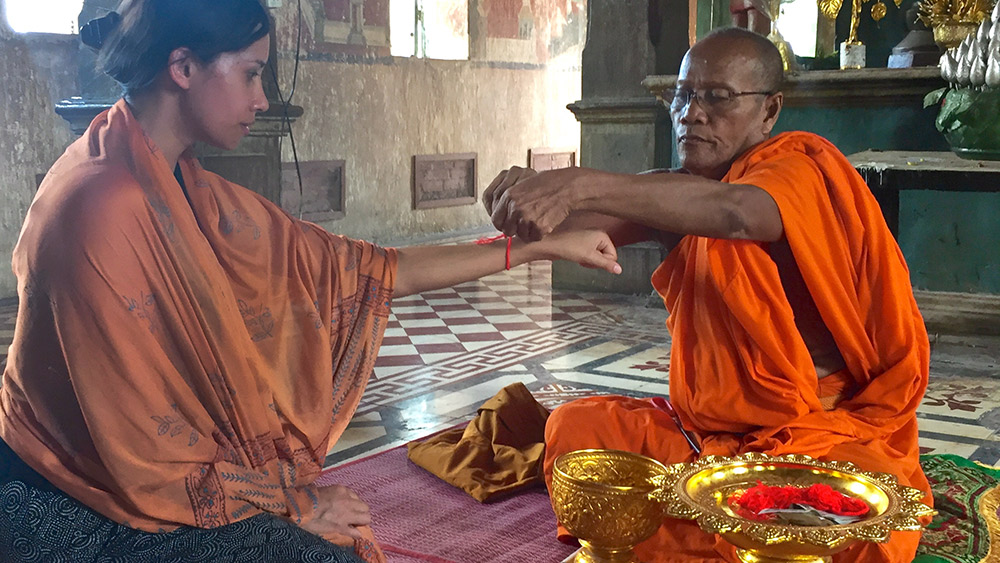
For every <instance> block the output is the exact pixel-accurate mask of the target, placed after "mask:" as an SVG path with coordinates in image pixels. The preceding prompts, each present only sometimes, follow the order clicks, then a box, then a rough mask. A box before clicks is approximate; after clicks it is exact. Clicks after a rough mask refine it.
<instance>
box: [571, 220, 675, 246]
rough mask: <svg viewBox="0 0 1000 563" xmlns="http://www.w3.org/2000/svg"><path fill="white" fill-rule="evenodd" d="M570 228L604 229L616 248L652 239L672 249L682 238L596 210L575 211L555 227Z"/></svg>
mask: <svg viewBox="0 0 1000 563" xmlns="http://www.w3.org/2000/svg"><path fill="white" fill-rule="evenodd" d="M570 229H597V230H600V231H604V232H606V233H608V236H609V237H611V242H613V243H614V245H615V248H621V247H623V246H628V245H630V244H635V243H637V242H645V241H650V240H651V241H656V242H659V243H660V244H662V245H663V246H664V247H665V248H666V249H667V250H670V249H672V248H673V247H674V246H676V245H677V243H678V242H680V240H681V235H678V234H675V233H669V232H666V231H658V230H656V229H654V228H651V227H647V226H645V225H640V224H639V223H633V222H632V221H629V220H626V219H620V218H618V217H613V216H611V215H606V214H604V213H598V212H595V211H574V212H572V213H570V215H569V217H567V218H566V219H565V220H564V221H563V222H562V223H560V224H559V226H558V227H556V228H555V231H557V232H558V231H563V230H570Z"/></svg>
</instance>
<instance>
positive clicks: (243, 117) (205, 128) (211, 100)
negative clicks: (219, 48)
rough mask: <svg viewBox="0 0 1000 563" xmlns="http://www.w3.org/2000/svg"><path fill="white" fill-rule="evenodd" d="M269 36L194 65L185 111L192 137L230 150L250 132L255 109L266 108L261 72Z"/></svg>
mask: <svg viewBox="0 0 1000 563" xmlns="http://www.w3.org/2000/svg"><path fill="white" fill-rule="evenodd" d="M269 48H270V39H269V38H268V37H267V36H264V37H262V38H260V39H258V40H257V41H256V42H254V43H253V44H251V45H250V46H248V47H246V48H244V49H242V50H240V51H233V52H228V53H223V54H221V55H219V56H218V57H216V59H215V60H214V61H212V62H211V63H209V64H200V65H194V66H195V67H196V68H195V70H194V71H193V74H192V76H191V88H190V89H189V90H188V92H187V95H186V96H185V98H184V101H183V104H184V106H185V107H184V110H185V111H184V114H185V115H186V116H187V117H188V125H189V127H190V129H191V134H192V136H193V137H194V139H196V140H199V141H202V142H205V143H208V144H210V145H213V146H216V147H220V148H224V149H227V150H231V149H234V148H236V145H238V144H239V142H240V140H241V139H242V138H243V137H245V136H246V135H247V134H248V133H249V132H250V125H251V124H252V123H253V122H254V119H256V115H257V112H261V111H266V110H267V108H268V103H267V97H266V96H265V95H264V87H263V83H262V73H263V72H264V65H265V64H266V63H267V56H268V49H269Z"/></svg>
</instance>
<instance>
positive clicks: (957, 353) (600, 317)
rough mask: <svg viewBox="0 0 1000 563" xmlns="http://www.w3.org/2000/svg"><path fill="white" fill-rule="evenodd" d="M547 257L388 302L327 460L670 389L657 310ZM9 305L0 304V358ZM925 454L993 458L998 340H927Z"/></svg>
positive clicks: (999, 440)
mask: <svg viewBox="0 0 1000 563" xmlns="http://www.w3.org/2000/svg"><path fill="white" fill-rule="evenodd" d="M550 272H551V269H550V267H549V266H548V265H547V264H532V265H527V266H520V267H518V268H514V269H513V270H510V271H507V272H501V273H500V274H496V275H493V276H488V277H486V278H483V279H482V280H480V281H477V282H470V283H464V284H461V285H459V286H457V287H455V288H451V289H446V290H438V291H433V292H428V293H425V294H422V295H414V296H409V297H406V298H402V299H397V300H395V301H394V303H393V314H392V316H391V317H390V319H389V322H388V323H387V326H388V328H387V329H386V332H385V339H384V343H383V346H382V348H381V350H380V353H379V357H378V358H377V360H376V366H375V372H374V377H373V378H372V380H371V381H370V382H369V384H368V388H367V389H366V392H365V394H364V396H363V397H362V400H361V404H360V405H359V408H358V411H357V414H356V415H355V417H354V419H352V421H351V423H350V425H349V427H348V429H347V431H346V432H345V434H344V435H343V436H342V437H341V438H340V440H339V441H338V442H337V444H336V446H335V447H334V449H333V451H332V452H331V454H330V456H329V457H328V458H327V463H328V464H336V463H342V462H345V461H349V460H352V459H357V458H358V457H362V456H365V455H369V454H371V453H374V452H378V451H383V450H385V449H388V448H391V447H395V446H397V445H400V444H404V443H406V442H407V441H410V440H414V439H417V438H420V437H423V436H427V435H429V434H431V433H434V432H437V431H440V430H443V429H446V428H450V427H453V426H455V425H460V424H464V423H466V422H467V421H468V420H470V419H471V417H472V416H474V414H475V412H476V409H477V408H478V406H479V405H480V404H482V403H483V402H484V401H485V400H486V399H488V398H490V397H492V396H493V395H494V394H495V393H496V392H497V391H498V390H499V389H501V388H502V387H504V386H505V385H507V384H509V383H512V382H515V381H520V382H523V383H525V385H527V387H528V389H529V390H531V392H532V393H533V394H534V396H535V397H536V398H537V399H538V401H539V402H540V403H541V404H543V405H544V406H546V407H547V408H555V407H556V406H558V405H560V404H563V403H565V402H567V401H571V400H574V399H578V398H581V397H588V396H593V395H600V394H623V395H629V396H635V397H648V396H654V395H659V396H663V395H666V394H667V393H668V392H669V386H668V381H667V371H668V364H669V359H670V354H669V350H670V341H669V336H668V334H667V331H666V328H665V327H664V322H665V320H666V312H665V311H663V309H662V308H658V307H652V308H647V307H646V306H645V305H646V301H647V299H646V298H645V297H629V296H617V295H599V294H578V293H573V292H565V291H558V292H553V291H552V290H551V289H549V287H550V281H549V280H550ZM15 315H16V306H13V305H8V306H6V307H4V306H0V359H2V358H4V357H5V352H6V347H7V346H9V344H10V340H11V339H12V337H13V327H14V318H15ZM918 416H919V417H920V445H921V448H922V451H925V452H933V453H954V454H958V455H961V456H965V457H968V458H969V459H973V460H975V461H980V462H982V463H986V464H990V465H995V464H997V463H998V462H1000V339H998V338H987V337H948V336H937V335H935V337H934V341H933V346H932V353H931V382H930V385H929V387H928V390H927V393H926V395H925V397H924V400H923V401H922V403H921V405H920V407H919V409H918Z"/></svg>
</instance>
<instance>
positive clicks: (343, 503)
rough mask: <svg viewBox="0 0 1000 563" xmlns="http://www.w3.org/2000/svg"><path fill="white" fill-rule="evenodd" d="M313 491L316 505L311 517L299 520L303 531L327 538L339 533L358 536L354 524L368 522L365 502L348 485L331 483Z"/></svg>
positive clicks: (358, 533)
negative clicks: (301, 522)
mask: <svg viewBox="0 0 1000 563" xmlns="http://www.w3.org/2000/svg"><path fill="white" fill-rule="evenodd" d="M316 493H317V495H318V496H319V506H318V507H317V508H316V512H315V513H314V514H313V517H312V519H311V520H309V521H308V522H305V523H303V524H302V528H303V529H305V530H306V531H308V532H312V533H314V534H316V535H318V536H322V537H324V538H328V539H335V538H337V537H338V536H341V537H343V536H348V537H351V538H360V537H361V532H359V531H358V528H357V527H358V526H368V525H370V524H371V522H372V518H371V513H370V512H369V510H368V505H367V504H366V503H365V501H363V500H361V497H359V496H358V495H357V494H356V493H355V492H354V491H352V490H351V489H348V488H347V487H342V486H340V485H331V486H329V487H318V488H317V489H316ZM338 543H339V542H338Z"/></svg>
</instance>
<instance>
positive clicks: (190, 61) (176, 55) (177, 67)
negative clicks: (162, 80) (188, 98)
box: [167, 47, 198, 90]
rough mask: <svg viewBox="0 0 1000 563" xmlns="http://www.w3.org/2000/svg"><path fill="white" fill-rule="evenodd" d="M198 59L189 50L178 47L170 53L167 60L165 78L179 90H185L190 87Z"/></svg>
mask: <svg viewBox="0 0 1000 563" xmlns="http://www.w3.org/2000/svg"><path fill="white" fill-rule="evenodd" d="M197 66H198V59H197V57H195V55H194V53H193V52H191V49H188V48H187V47H179V48H177V49H174V50H173V51H171V52H170V57H169V58H167V76H169V77H170V80H171V81H172V82H173V83H174V84H176V85H177V86H179V87H180V88H182V89H184V90H187V89H188V88H190V87H191V77H192V76H193V75H194V73H195V71H196V70H197Z"/></svg>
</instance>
